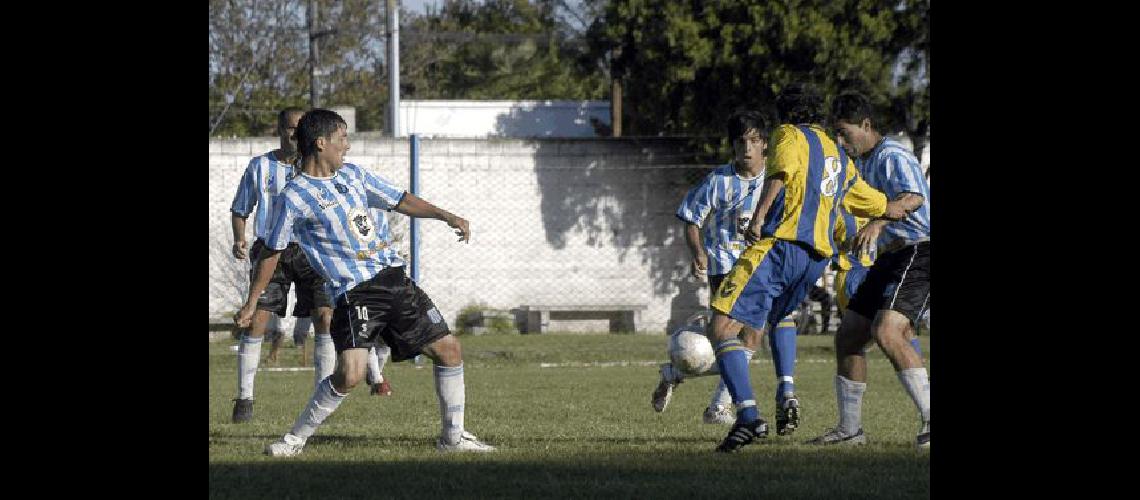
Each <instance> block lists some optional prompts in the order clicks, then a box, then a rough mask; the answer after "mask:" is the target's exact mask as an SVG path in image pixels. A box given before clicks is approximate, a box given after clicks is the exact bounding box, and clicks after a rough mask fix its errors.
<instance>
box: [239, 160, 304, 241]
mask: <svg viewBox="0 0 1140 500" xmlns="http://www.w3.org/2000/svg"><path fill="white" fill-rule="evenodd" d="M293 176H294V173H293V165H291V164H288V163H285V162H281V161H277V157H276V156H274V155H273V152H272V151H270V152H268V153H265V154H263V155H261V156H257V157H254V158H253V159H252V160H250V161H249V166H247V167H245V174H244V175H242V176H241V183H239V184H238V190H237V194H236V195H234V202H233V203H232V204H231V205H230V212H232V213H233V214H234V215H237V216H238V217H241V218H243V219H244V218H247V217H249V215H250V213H251V212H253V211H254V207H256V208H257V212H256V213H254V216H253V235H254V237H255V238H257V239H260V240H264V239H265V236H266V233H268V232H269V221H270V220H272V213H271V210H273V205H274V203H275V202H276V200H277V196H278V195H280V194H281V190H282V189H285V184H286V183H288V182H289V179H291V178H293Z"/></svg>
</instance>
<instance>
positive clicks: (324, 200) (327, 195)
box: [320, 186, 336, 210]
mask: <svg viewBox="0 0 1140 500" xmlns="http://www.w3.org/2000/svg"><path fill="white" fill-rule="evenodd" d="M320 205H321V210H324V209H326V208H329V207H331V206H333V205H336V196H333V194H332V191H329V190H328V188H326V187H324V186H321V201H320Z"/></svg>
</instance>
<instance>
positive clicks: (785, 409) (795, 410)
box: [776, 395, 800, 436]
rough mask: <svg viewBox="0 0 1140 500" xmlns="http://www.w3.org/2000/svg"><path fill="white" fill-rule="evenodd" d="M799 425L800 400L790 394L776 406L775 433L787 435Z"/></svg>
mask: <svg viewBox="0 0 1140 500" xmlns="http://www.w3.org/2000/svg"><path fill="white" fill-rule="evenodd" d="M799 426H800V400H799V399H798V398H796V397H795V396H794V395H791V396H788V397H787V398H785V399H784V402H783V403H782V404H780V405H778V406H777V407H776V434H779V435H781V436H787V435H788V434H791V433H793V432H795V431H796V428H797V427H799Z"/></svg>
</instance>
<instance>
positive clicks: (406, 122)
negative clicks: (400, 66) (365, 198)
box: [397, 100, 610, 138]
mask: <svg viewBox="0 0 1140 500" xmlns="http://www.w3.org/2000/svg"><path fill="white" fill-rule="evenodd" d="M593 123H600V124H604V125H606V126H609V124H610V103H609V101H449V100H431V101H418V100H404V101H400V123H399V129H398V132H399V133H398V134H397V135H398V136H400V137H407V136H408V135H409V134H418V135H420V136H422V137H437V138H442V137H471V138H476V137H477V138H487V137H596V136H599V135H608V134H598V133H596V130H595V127H594V125H593Z"/></svg>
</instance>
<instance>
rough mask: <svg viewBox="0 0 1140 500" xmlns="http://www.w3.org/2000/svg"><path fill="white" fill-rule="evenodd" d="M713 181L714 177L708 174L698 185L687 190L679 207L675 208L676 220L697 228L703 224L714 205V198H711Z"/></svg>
mask: <svg viewBox="0 0 1140 500" xmlns="http://www.w3.org/2000/svg"><path fill="white" fill-rule="evenodd" d="M714 179H716V175H714V174H712V173H709V174H708V175H706V176H705V178H704V179H703V180H702V181H701V183H700V184H697V185H696V186H694V187H693V189H690V190H689V192H688V194H686V195H685V198H684V199H683V200H681V206H680V207H677V218H678V219H681V220H682V221H685V222H687V223H689V224H694V225H696V226H697V227H701V226H702V225H703V224H704V221H705V217H708V215H709V212H711V211H712V209H713V208H715V204H716V197H715V196H713V187H714V185H715V183H714Z"/></svg>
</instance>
